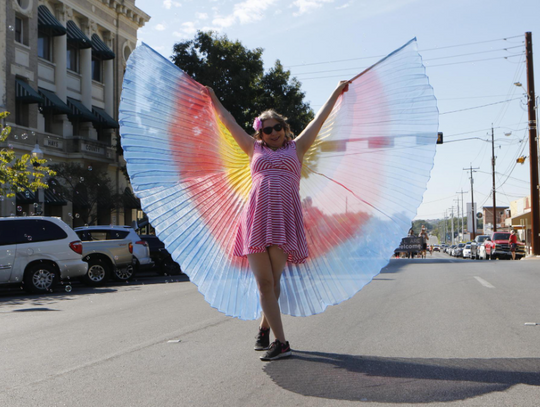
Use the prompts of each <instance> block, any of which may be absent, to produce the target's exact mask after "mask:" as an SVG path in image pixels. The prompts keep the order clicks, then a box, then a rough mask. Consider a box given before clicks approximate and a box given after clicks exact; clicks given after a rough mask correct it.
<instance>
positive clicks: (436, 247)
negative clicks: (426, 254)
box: [433, 244, 441, 253]
mask: <svg viewBox="0 0 540 407" xmlns="http://www.w3.org/2000/svg"><path fill="white" fill-rule="evenodd" d="M433 251H434V252H439V253H440V252H441V246H439V245H438V244H434V245H433Z"/></svg>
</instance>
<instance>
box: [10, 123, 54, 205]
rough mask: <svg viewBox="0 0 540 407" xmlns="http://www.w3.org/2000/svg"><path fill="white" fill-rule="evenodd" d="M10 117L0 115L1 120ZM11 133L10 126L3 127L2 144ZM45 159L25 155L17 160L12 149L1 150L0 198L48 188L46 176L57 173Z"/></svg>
mask: <svg viewBox="0 0 540 407" xmlns="http://www.w3.org/2000/svg"><path fill="white" fill-rule="evenodd" d="M8 115H9V112H2V113H0V120H2V122H3V120H4V119H5V118H6V117H7V116H8ZM10 133H11V127H10V126H5V127H4V126H3V125H2V131H1V133H0V143H4V142H5V141H6V140H7V139H8V137H9V135H10ZM46 162H47V160H45V159H37V158H35V157H32V156H31V155H30V154H23V155H22V157H20V158H16V157H15V151H13V150H12V149H11V148H8V149H6V148H2V149H1V150H0V196H6V197H7V198H12V197H14V196H15V194H16V193H17V192H24V191H26V190H31V191H36V190H37V189H38V188H48V185H47V183H46V182H45V176H47V175H48V176H54V175H55V173H54V171H52V170H51V169H49V167H47V166H45V165H44V164H45V163H46Z"/></svg>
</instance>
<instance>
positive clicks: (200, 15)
mask: <svg viewBox="0 0 540 407" xmlns="http://www.w3.org/2000/svg"><path fill="white" fill-rule="evenodd" d="M195 15H196V16H197V19H199V20H208V14H207V13H196V14H195Z"/></svg>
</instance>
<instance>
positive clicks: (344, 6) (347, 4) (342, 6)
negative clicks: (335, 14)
mask: <svg viewBox="0 0 540 407" xmlns="http://www.w3.org/2000/svg"><path fill="white" fill-rule="evenodd" d="M352 3H353V2H352V0H351V1H348V2H347V3H345V4H342V5H341V6H337V7H336V10H341V9H344V8H347V7H349V6H350V5H351V4H352Z"/></svg>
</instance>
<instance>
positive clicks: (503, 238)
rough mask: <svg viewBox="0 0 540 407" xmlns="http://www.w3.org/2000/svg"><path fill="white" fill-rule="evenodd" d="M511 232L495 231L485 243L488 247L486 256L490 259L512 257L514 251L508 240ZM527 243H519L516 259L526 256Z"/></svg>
mask: <svg viewBox="0 0 540 407" xmlns="http://www.w3.org/2000/svg"><path fill="white" fill-rule="evenodd" d="M509 239H510V232H494V233H493V234H492V235H491V236H490V237H488V238H487V239H486V241H485V243H484V245H485V247H486V256H487V257H488V258H489V259H490V260H493V259H511V258H512V252H511V251H510V245H509V244H508V240H509ZM525 254H526V252H525V245H524V244H523V243H522V242H518V243H517V249H516V259H518V260H519V259H521V258H522V257H525Z"/></svg>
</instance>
